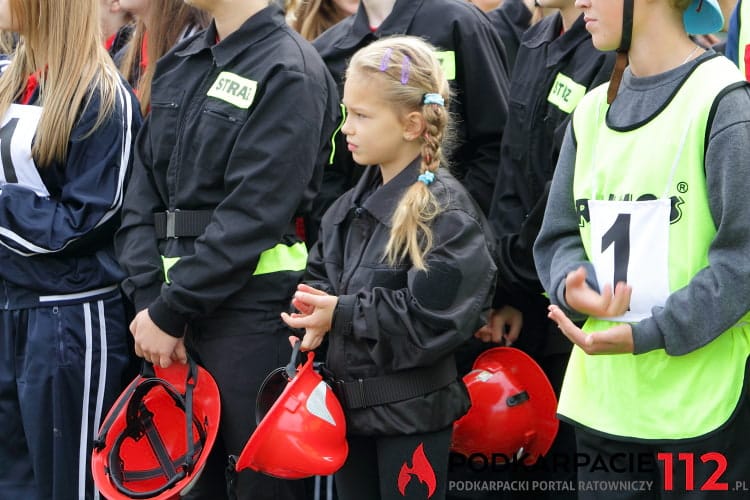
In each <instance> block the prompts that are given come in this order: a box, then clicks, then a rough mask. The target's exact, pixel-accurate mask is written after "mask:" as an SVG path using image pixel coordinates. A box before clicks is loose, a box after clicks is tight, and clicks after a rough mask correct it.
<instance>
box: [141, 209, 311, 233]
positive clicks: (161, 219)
mask: <svg viewBox="0 0 750 500" xmlns="http://www.w3.org/2000/svg"><path fill="white" fill-rule="evenodd" d="M213 214H214V211H213V210H180V209H176V210H167V211H166V212H155V213H154V232H156V237H157V238H158V239H160V240H163V239H167V238H183V237H188V238H197V237H198V236H200V235H202V234H203V233H204V231H205V230H206V226H208V224H209V223H210V222H211V217H212V216H213ZM286 232H287V234H296V232H297V231H296V226H295V223H294V221H292V222H290V223H289V226H288V227H287V229H286Z"/></svg>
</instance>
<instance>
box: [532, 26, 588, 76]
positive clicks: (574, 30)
mask: <svg viewBox="0 0 750 500" xmlns="http://www.w3.org/2000/svg"><path fill="white" fill-rule="evenodd" d="M560 30H562V16H561V15H560V13H556V14H555V15H553V16H548V17H545V18H544V19H542V20H541V21H539V23H537V24H536V25H535V26H532V27H531V28H529V30H528V31H527V32H526V34H525V35H524V40H523V44H524V45H526V46H527V47H531V48H536V47H539V46H541V45H544V44H548V49H547V66H548V67H551V66H555V65H557V64H558V63H559V62H560V61H561V60H562V59H563V58H565V57H566V56H567V55H568V54H569V53H571V52H574V51H575V50H576V48H577V47H578V45H579V44H580V43H581V42H583V41H585V40H587V39H588V38H589V37H590V35H589V33H588V31H586V24H585V23H584V22H583V14H581V15H580V16H578V19H576V21H575V22H574V23H573V26H571V27H570V29H569V30H568V31H566V32H565V33H563V34H562V35H560Z"/></svg>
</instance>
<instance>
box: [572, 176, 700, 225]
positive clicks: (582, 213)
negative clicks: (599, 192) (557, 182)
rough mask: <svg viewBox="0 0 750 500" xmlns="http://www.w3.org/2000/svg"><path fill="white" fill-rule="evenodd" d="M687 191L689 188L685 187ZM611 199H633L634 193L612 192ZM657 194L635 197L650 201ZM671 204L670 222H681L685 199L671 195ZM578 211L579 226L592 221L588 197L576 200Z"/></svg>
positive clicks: (654, 198)
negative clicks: (621, 194)
mask: <svg viewBox="0 0 750 500" xmlns="http://www.w3.org/2000/svg"><path fill="white" fill-rule="evenodd" d="M680 184H684V183H680ZM685 190H686V191H687V188H685ZM607 199H608V200H609V201H615V200H620V201H633V195H632V194H625V195H623V196H619V197H618V196H615V195H614V194H610V195H609V197H608V198H607ZM656 199H657V197H656V195H653V194H642V195H640V196H639V197H638V198H635V201H650V200H656ZM669 200H670V205H671V210H670V212H669V223H670V224H675V223H677V222H680V220H681V219H682V205H684V204H685V200H684V199H683V198H682V197H680V196H670V197H669ZM576 212H577V213H578V226H579V227H584V226H585V225H586V224H588V223H589V222H591V216H590V214H589V200H588V198H579V199H577V200H576Z"/></svg>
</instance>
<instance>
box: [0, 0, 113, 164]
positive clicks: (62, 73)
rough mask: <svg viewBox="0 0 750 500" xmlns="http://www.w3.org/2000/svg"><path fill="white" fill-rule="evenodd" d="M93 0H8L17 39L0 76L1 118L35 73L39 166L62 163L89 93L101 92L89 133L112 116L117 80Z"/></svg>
mask: <svg viewBox="0 0 750 500" xmlns="http://www.w3.org/2000/svg"><path fill="white" fill-rule="evenodd" d="M98 9H99V2H98V1H97V0H36V1H33V2H28V1H24V0H11V1H10V11H11V18H12V19H13V23H14V25H15V26H16V27H17V28H18V31H19V33H20V38H19V42H18V46H17V47H16V51H15V55H14V57H13V59H12V61H11V63H10V64H9V65H8V67H7V68H6V69H5V72H4V73H3V75H2V77H0V116H4V115H5V113H6V112H7V110H8V108H9V107H10V105H11V104H12V103H13V102H14V101H15V100H16V99H18V98H20V97H21V95H22V94H23V92H24V90H25V88H26V81H27V79H28V77H29V75H31V74H33V73H38V79H39V92H40V93H39V96H40V103H39V104H40V105H41V106H42V114H41V118H40V121H39V127H38V129H37V132H36V138H35V140H34V145H33V146H32V156H33V157H34V160H35V161H36V164H37V165H38V166H40V167H44V166H48V165H50V164H51V163H52V162H54V161H59V162H63V161H65V158H66V157H67V154H68V142H69V140H70V135H71V132H72V130H73V127H74V126H75V124H76V121H77V120H78V117H79V116H80V114H79V112H80V110H81V109H82V107H84V106H87V105H88V104H89V99H90V98H91V91H92V89H94V88H95V89H98V91H99V98H100V102H99V115H98V118H97V121H96V123H94V125H93V127H92V128H91V130H89V131H87V132H88V133H90V132H93V131H94V130H96V129H97V128H98V127H99V126H100V125H101V124H102V123H103V122H104V121H105V120H106V119H107V118H108V117H109V116H110V115H111V113H112V111H113V109H114V105H115V98H116V92H117V85H119V81H118V79H119V77H118V75H117V70H116V69H115V67H114V64H113V63H112V60H111V58H110V56H109V54H108V53H107V51H106V50H105V49H104V47H103V46H102V42H101V33H100V32H101V29H100V26H99V10H98Z"/></svg>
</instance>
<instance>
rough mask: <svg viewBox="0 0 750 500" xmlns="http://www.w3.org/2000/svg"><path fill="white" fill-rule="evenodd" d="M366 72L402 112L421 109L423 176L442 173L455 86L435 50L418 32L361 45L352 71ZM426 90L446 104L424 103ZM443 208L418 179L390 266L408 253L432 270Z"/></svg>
mask: <svg viewBox="0 0 750 500" xmlns="http://www.w3.org/2000/svg"><path fill="white" fill-rule="evenodd" d="M354 73H357V74H362V73H366V74H367V76H368V77H370V78H373V79H377V80H378V81H379V82H380V83H381V88H382V91H383V96H384V98H385V100H386V101H387V102H389V103H391V105H392V106H393V108H394V109H395V110H396V112H397V113H401V114H402V115H400V116H405V115H406V114H408V113H411V112H413V111H417V112H419V113H421V114H422V117H423V118H424V122H425V130H424V132H423V134H422V137H421V138H420V139H419V140H420V141H421V142H422V149H421V156H422V164H421V167H420V174H424V173H425V172H431V173H432V174H437V170H438V167H439V166H440V164H441V163H444V162H445V158H444V156H443V141H444V138H445V136H446V132H447V129H448V126H449V121H450V117H449V113H448V110H447V108H446V107H447V106H448V101H449V98H450V87H449V85H448V81H447V80H446V78H445V76H444V75H443V70H442V68H441V66H440V62H439V61H438V59H437V57H436V56H435V48H434V47H433V46H432V45H430V44H428V43H427V42H425V41H424V40H422V39H420V38H417V37H412V36H396V37H392V38H384V39H381V40H379V41H376V42H373V43H372V44H370V45H368V46H367V47H364V48H362V49H360V50H359V51H358V52H357V53H356V54H354V56H353V57H352V59H351V62H350V63H349V68H348V69H347V72H346V75H347V78H349V77H350V76H351V75H352V74H354ZM425 94H440V96H442V98H443V100H444V102H445V105H439V104H424V97H425ZM440 211H441V207H440V206H439V204H438V202H437V200H436V199H435V197H434V195H433V194H432V192H431V191H430V190H429V189H428V187H427V184H425V183H424V182H422V181H419V180H417V179H415V182H414V184H412V185H411V187H409V189H407V191H406V193H404V196H403V198H401V200H400V201H399V203H398V205H397V207H396V210H395V211H394V213H393V220H392V226H391V234H390V238H389V240H388V243H387V245H386V249H385V258H386V261H387V262H388V263H389V264H390V265H395V264H396V263H397V262H399V261H401V260H403V259H404V258H406V257H409V258H410V259H411V262H412V264H413V265H414V267H416V268H417V269H422V270H424V269H425V268H426V266H425V262H424V256H425V254H426V253H427V252H428V251H429V250H430V248H431V247H432V230H431V228H430V222H431V221H432V220H433V219H434V218H435V217H436V216H437V215H438V214H439V213H440Z"/></svg>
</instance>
